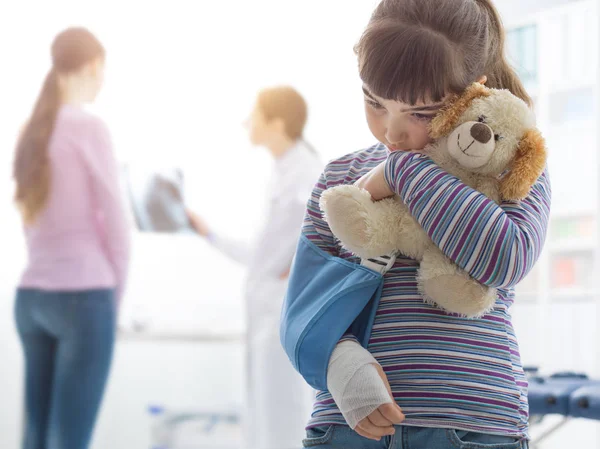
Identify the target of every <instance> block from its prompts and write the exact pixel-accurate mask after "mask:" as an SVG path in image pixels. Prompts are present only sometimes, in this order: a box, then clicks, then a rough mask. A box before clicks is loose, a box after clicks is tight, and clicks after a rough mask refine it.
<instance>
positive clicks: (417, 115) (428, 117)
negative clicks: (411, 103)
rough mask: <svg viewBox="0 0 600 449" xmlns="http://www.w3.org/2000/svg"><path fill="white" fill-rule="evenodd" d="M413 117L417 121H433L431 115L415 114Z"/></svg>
mask: <svg viewBox="0 0 600 449" xmlns="http://www.w3.org/2000/svg"><path fill="white" fill-rule="evenodd" d="M412 116H413V117H414V118H416V119H417V120H431V119H432V116H431V115H426V114H419V113H418V112H415V113H414V114H413V115H412Z"/></svg>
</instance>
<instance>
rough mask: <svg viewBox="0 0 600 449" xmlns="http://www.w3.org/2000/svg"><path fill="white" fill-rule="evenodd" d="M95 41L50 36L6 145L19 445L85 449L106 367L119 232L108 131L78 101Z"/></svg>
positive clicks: (94, 86)
mask: <svg viewBox="0 0 600 449" xmlns="http://www.w3.org/2000/svg"><path fill="white" fill-rule="evenodd" d="M104 59H105V51H104V48H103V47H102V45H101V44H100V42H99V41H98V40H97V39H96V38H95V37H94V36H93V35H92V34H91V33H90V32H89V31H87V30H85V29H81V28H71V29H67V30H66V31H64V32H62V33H61V34H59V35H58V36H57V37H56V38H55V40H54V43H53V44H52V69H51V70H50V73H48V75H47V77H46V80H45V82H44V85H43V88H42V92H41V94H40V96H39V98H38V100H37V103H36V105H35V107H34V109H33V113H32V114H31V117H30V119H29V121H28V123H27V125H26V126H25V129H24V131H23V133H22V135H21V137H20V139H19V142H18V144H17V148H16V156H15V162H14V179H15V181H16V194H15V200H16V203H17V205H18V207H19V210H20V211H21V215H22V218H23V222H24V231H25V238H26V241H27V249H28V255H29V262H28V264H27V267H26V269H25V272H24V273H23V276H22V279H21V282H20V286H19V289H18V291H17V299H16V321H17V330H18V332H19V336H20V338H21V343H22V345H23V351H24V355H25V372H26V373H25V393H26V394H25V409H26V426H25V438H24V442H23V448H24V449H34V448H52V449H67V448H68V449H86V448H87V447H88V445H89V442H90V438H91V435H92V430H93V427H94V422H95V420H96V415H97V412H98V409H99V406H100V402H101V399H102V395H103V392H104V386H105V383H106V379H107V376H108V371H109V366H110V362H111V358H112V351H113V344H114V337H115V306H116V302H117V301H118V300H119V298H120V297H121V295H122V292H123V288H124V285H125V279H126V276H127V266H128V260H129V231H128V224H127V220H126V215H125V212H124V209H123V207H122V203H121V199H120V198H121V196H120V189H119V182H118V170H117V165H116V163H115V159H114V157H113V152H112V146H111V141H110V136H109V133H108V130H107V128H106V126H105V125H104V123H103V122H102V121H100V120H99V119H98V118H96V117H94V116H92V115H90V114H88V113H87V112H85V111H84V110H83V105H84V104H85V103H90V102H92V101H94V99H95V98H96V95H97V94H98V92H99V91H100V88H101V86H102V80H103V72H104Z"/></svg>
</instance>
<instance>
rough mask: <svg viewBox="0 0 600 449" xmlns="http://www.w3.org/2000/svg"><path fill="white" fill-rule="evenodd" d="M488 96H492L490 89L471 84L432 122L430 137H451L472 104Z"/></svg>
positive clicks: (450, 101) (451, 100) (455, 96)
mask: <svg viewBox="0 0 600 449" xmlns="http://www.w3.org/2000/svg"><path fill="white" fill-rule="evenodd" d="M488 96H490V91H489V89H488V88H487V87H485V86H484V85H483V84H480V83H473V84H471V85H470V86H469V87H467V89H466V90H465V91H464V92H463V94H462V95H454V96H453V97H451V98H450V100H449V102H448V103H447V105H446V106H445V107H444V108H443V109H442V110H441V111H440V112H439V113H438V115H436V116H435V117H434V118H433V120H432V121H431V124H430V125H429V135H430V136H431V137H432V138H433V139H439V138H440V137H444V136H447V135H449V134H450V133H451V132H452V130H453V129H454V128H455V127H456V124H457V123H458V120H459V119H460V117H461V116H462V115H463V114H464V113H465V111H466V110H467V109H469V106H471V102H472V101H473V100H475V99H477V98H482V97H488Z"/></svg>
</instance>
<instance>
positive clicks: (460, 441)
mask: <svg viewBox="0 0 600 449" xmlns="http://www.w3.org/2000/svg"><path fill="white" fill-rule="evenodd" d="M303 444H304V447H306V448H315V449H527V448H528V444H527V441H526V440H524V439H523V440H518V439H516V438H512V437H504V436H497V435H484V434H480V433H473V432H464V431H461V430H452V429H429V428H425V427H408V426H406V427H405V426H400V427H396V434H395V435H392V436H389V437H383V438H382V439H381V440H380V441H373V440H368V439H366V438H363V437H361V436H360V435H359V434H357V433H356V432H355V431H354V430H352V429H351V428H350V427H348V426H339V425H336V426H324V427H315V428H312V429H308V430H307V431H306V439H305V440H304V441H303Z"/></svg>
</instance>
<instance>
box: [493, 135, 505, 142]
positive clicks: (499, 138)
mask: <svg viewBox="0 0 600 449" xmlns="http://www.w3.org/2000/svg"><path fill="white" fill-rule="evenodd" d="M494 139H495V140H496V142H498V141H499V140H502V139H504V136H501V135H500V134H494Z"/></svg>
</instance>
